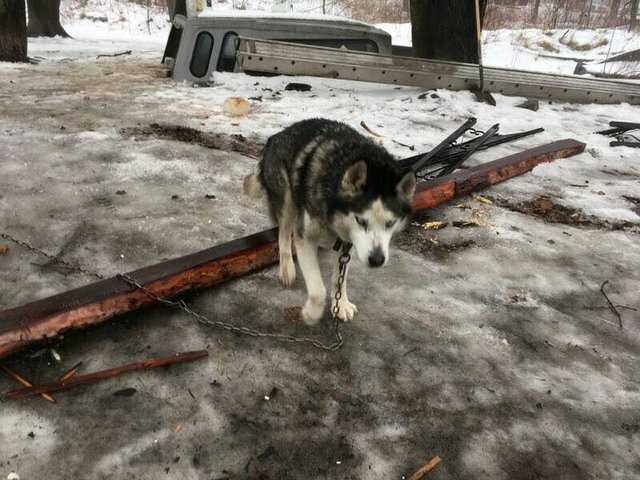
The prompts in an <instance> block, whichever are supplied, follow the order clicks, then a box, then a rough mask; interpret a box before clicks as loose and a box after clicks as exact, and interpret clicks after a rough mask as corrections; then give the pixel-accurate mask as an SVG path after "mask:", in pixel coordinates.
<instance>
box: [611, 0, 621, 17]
mask: <svg viewBox="0 0 640 480" xmlns="http://www.w3.org/2000/svg"><path fill="white" fill-rule="evenodd" d="M619 10H620V0H611V4H610V5H609V20H611V21H613V20H615V19H617V18H618V11H619Z"/></svg>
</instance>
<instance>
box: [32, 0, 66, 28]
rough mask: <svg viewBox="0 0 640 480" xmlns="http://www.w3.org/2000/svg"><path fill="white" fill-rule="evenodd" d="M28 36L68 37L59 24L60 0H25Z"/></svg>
mask: <svg viewBox="0 0 640 480" xmlns="http://www.w3.org/2000/svg"><path fill="white" fill-rule="evenodd" d="M27 7H28V9H29V28H28V33H29V36H30V37H55V36H57V35H60V36H61V37H68V36H69V34H68V33H67V32H66V31H65V30H64V28H62V25H61V24H60V0H27Z"/></svg>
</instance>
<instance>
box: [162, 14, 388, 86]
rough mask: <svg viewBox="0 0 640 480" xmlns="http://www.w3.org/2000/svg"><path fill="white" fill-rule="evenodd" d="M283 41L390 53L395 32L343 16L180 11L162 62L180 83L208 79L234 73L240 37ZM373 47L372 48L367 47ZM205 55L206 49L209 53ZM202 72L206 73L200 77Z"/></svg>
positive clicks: (174, 22)
mask: <svg viewBox="0 0 640 480" xmlns="http://www.w3.org/2000/svg"><path fill="white" fill-rule="evenodd" d="M200 35H204V36H205V37H206V40H207V42H208V43H207V46H206V47H205V49H206V50H208V51H209V55H208V58H207V60H208V62H207V63H206V64H205V65H204V68H200V69H199V70H200V71H199V72H198V73H199V74H198V75H196V74H194V71H193V68H192V67H193V61H194V57H195V56H196V46H197V42H198V38H199V37H200ZM242 36H250V37H256V38H269V39H279V40H285V41H288V42H300V43H307V44H315V45H318V44H320V45H331V46H333V45H336V46H342V47H343V48H345V49H346V48H350V49H353V50H365V51H372V52H378V53H381V54H386V55H390V54H391V52H392V50H391V35H389V34H388V33H387V32H385V31H384V30H380V29H379V28H376V27H374V26H371V25H367V24H365V23H360V22H354V21H350V20H347V19H345V20H339V19H328V20H323V19H317V18H304V17H290V18H289V17H287V16H286V15H270V16H267V15H265V16H239V15H228V16H225V15H219V16H210V17H207V16H199V17H189V18H187V17H185V16H184V15H176V16H175V17H174V19H173V26H172V28H171V32H170V33H169V38H168V40H167V44H166V47H165V51H164V55H163V59H162V61H163V63H165V64H167V65H169V67H170V68H171V69H172V77H173V79H174V80H177V81H183V80H186V81H191V82H203V81H208V80H210V79H211V77H212V74H213V72H215V71H233V69H234V63H235V60H236V47H237V45H236V44H237V38H238V37H242ZM366 49H368V50H366ZM204 55H205V56H206V51H205V54H204ZM200 73H201V75H200Z"/></svg>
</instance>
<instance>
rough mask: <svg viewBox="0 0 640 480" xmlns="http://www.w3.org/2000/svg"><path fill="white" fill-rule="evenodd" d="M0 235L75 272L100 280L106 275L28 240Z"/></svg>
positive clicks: (4, 234)
mask: <svg viewBox="0 0 640 480" xmlns="http://www.w3.org/2000/svg"><path fill="white" fill-rule="evenodd" d="M0 237H1V238H4V239H5V240H8V241H10V242H13V243H15V244H16V245H20V246H21V247H23V248H26V249H27V250H29V251H30V252H32V253H37V254H38V255H42V256H43V257H46V258H48V259H49V261H51V263H55V264H57V265H62V266H64V267H66V268H68V269H69V270H72V271H74V272H78V273H83V274H85V275H90V276H92V277H96V278H98V279H100V280H104V276H103V275H101V274H99V273H97V272H93V271H91V270H87V269H86V268H83V267H81V266H79V265H74V264H72V263H69V262H67V261H65V260H62V259H61V258H58V257H56V256H55V255H51V254H50V253H47V252H45V251H44V250H40V249H39V248H37V247H34V246H33V245H31V244H30V243H28V242H25V241H24V240H18V239H17V238H14V237H12V236H11V235H9V234H7V233H2V232H0Z"/></svg>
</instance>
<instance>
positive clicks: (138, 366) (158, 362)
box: [3, 350, 209, 399]
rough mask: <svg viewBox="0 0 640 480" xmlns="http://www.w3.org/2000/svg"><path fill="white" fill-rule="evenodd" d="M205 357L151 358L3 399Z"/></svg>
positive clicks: (13, 393) (199, 353)
mask: <svg viewBox="0 0 640 480" xmlns="http://www.w3.org/2000/svg"><path fill="white" fill-rule="evenodd" d="M207 356H209V353H208V352H207V351H206V350H198V351H195V352H185V353H176V354H174V355H169V356H168V357H161V358H153V359H150V360H143V361H141V362H135V363H129V364H127V365H123V366H121V367H116V368H111V369H109V370H102V371H100V372H95V373H90V374H87V375H75V376H73V377H70V378H68V379H67V381H66V382H63V381H60V380H58V381H56V382H53V383H50V384H47V385H39V386H36V387H34V386H29V387H26V388H20V389H18V390H12V391H10V392H7V393H5V394H4V395H3V397H4V398H6V399H11V398H22V397H29V396H32V395H40V394H47V393H50V392H58V391H60V390H68V389H70V388H74V387H79V386H81V385H88V384H90V383H96V382H100V381H102V380H106V379H108V378H113V377H117V376H120V375H122V374H123V373H127V372H132V371H134V370H146V369H149V368H158V367H165V366H167V365H173V364H176V363H185V362H193V361H196V360H200V359H201V358H205V357H207ZM63 376H64V375H63Z"/></svg>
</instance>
